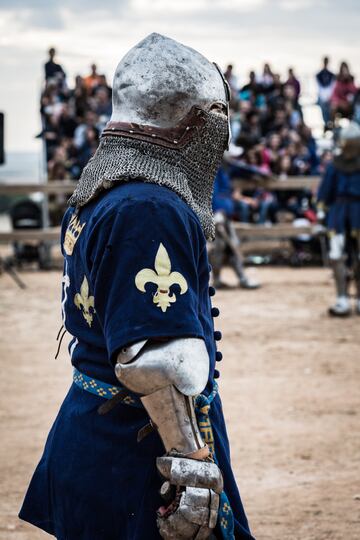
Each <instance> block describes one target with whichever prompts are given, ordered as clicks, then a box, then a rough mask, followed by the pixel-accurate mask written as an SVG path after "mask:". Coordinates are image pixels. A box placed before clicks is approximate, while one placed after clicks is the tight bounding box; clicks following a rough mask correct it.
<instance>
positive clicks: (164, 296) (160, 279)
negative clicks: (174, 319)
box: [135, 243, 188, 313]
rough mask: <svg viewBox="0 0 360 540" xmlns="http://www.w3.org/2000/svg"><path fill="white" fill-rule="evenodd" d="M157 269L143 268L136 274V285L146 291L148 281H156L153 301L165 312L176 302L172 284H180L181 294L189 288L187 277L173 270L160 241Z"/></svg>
mask: <svg viewBox="0 0 360 540" xmlns="http://www.w3.org/2000/svg"><path fill="white" fill-rule="evenodd" d="M154 266H155V270H152V269H151V268H143V269H142V270H140V272H138V273H137V274H136V276H135V285H136V287H137V288H138V289H139V291H141V292H146V290H145V285H146V284H147V283H155V285H157V286H158V287H157V291H156V293H155V294H154V298H153V302H154V304H156V305H157V307H159V308H160V309H161V311H162V312H163V313H165V311H166V310H167V308H168V307H170V306H171V304H173V303H174V302H176V295H175V293H173V292H171V291H170V287H171V286H172V285H179V287H180V294H185V293H186V291H187V290H188V284H187V281H186V279H185V278H184V276H183V275H182V274H180V272H172V271H171V262H170V257H169V254H168V252H167V251H166V249H165V246H164V245H163V244H161V243H160V245H159V249H158V250H157V253H156V257H155V264H154Z"/></svg>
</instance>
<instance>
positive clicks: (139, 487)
mask: <svg viewBox="0 0 360 540" xmlns="http://www.w3.org/2000/svg"><path fill="white" fill-rule="evenodd" d="M228 98H229V96H228V94H227V88H226V86H225V84H224V81H223V79H222V76H221V74H220V73H219V71H218V69H217V67H216V66H215V65H213V64H211V63H210V62H208V61H207V60H206V59H205V58H204V57H203V56H201V55H200V54H199V53H197V52H196V51H194V50H192V49H190V48H188V47H185V46H183V45H181V44H179V43H177V42H175V41H173V40H171V39H168V38H165V37H163V36H160V35H158V34H151V35H150V36H148V37H147V38H146V39H144V40H143V41H142V42H140V43H139V44H138V45H136V46H135V47H134V48H133V49H131V50H130V51H129V52H128V54H127V55H126V56H125V57H124V58H123V60H122V61H121V62H120V64H119V65H118V67H117V69H116V73H115V77H114V86H113V115H112V118H111V121H110V123H109V124H108V125H107V127H106V129H105V130H104V133H103V135H102V138H101V142H100V146H99V148H98V150H97V152H96V154H95V156H94V157H93V158H92V159H91V160H90V162H89V164H88V165H87V167H86V168H85V169H84V171H83V175H82V177H81V179H80V181H79V184H78V186H77V188H76V190H75V192H74V194H73V196H72V197H71V199H70V204H71V208H70V209H69V210H68V211H67V213H66V215H65V218H64V221H63V227H62V244H63V254H64V258H65V266H64V277H63V296H62V309H63V323H64V326H65V328H66V329H67V330H68V331H69V332H70V333H71V334H72V335H73V336H74V337H73V339H72V341H71V343H70V345H69V351H70V354H71V359H72V364H73V366H74V384H73V385H72V387H71V388H70V391H69V393H68V395H67V397H66V399H65V401H64V403H63V405H62V407H61V410H60V412H59V415H58V417H57V419H56V421H55V424H54V426H53V428H52V430H51V432H50V435H49V438H48V441H47V444H46V447H45V451H44V455H43V457H42V460H41V462H40V463H39V465H38V467H37V469H36V471H35V474H34V476H33V479H32V481H31V484H30V487H29V490H28V493H27V495H26V498H25V501H24V504H23V507H22V510H21V512H20V517H22V518H23V519H25V520H27V521H29V522H31V523H33V524H35V525H37V526H38V527H41V528H42V529H44V530H45V531H47V532H49V533H50V534H53V535H55V536H56V537H57V538H58V539H59V540H65V538H66V540H75V539H76V540H95V539H96V540H115V539H116V540H119V539H128V540H135V539H145V538H146V539H147V540H151V539H155V538H159V537H160V536H161V537H163V538H165V539H175V538H176V539H177V540H181V539H184V540H185V539H192V538H194V539H195V538H197V539H201V538H208V537H209V536H210V535H215V536H216V538H229V539H230V538H235V537H236V538H244V539H245V538H246V539H250V538H252V536H251V534H250V531H249V528H248V524H247V520H246V517H245V514H244V510H243V507H242V503H241V500H240V497H239V493H238V490H237V487H236V483H235V480H234V477H233V473H232V470H231V465H230V455H229V445H228V440H227V435H226V429H225V423H224V419H223V414H222V408H221V401H220V398H219V395H218V394H217V385H216V382H215V380H214V379H215V378H216V377H217V376H218V372H217V370H215V362H216V360H217V361H219V360H221V353H220V352H217V351H216V343H215V342H216V340H218V339H219V338H220V337H221V336H220V333H219V332H214V327H213V320H212V316H216V315H217V314H218V310H216V309H214V308H212V307H211V302H210V296H209V295H212V294H213V293H214V291H213V290H211V289H210V290H209V265H208V260H207V251H206V238H212V237H213V234H214V224H213V219H212V212H211V199H212V188H213V178H214V176H215V173H216V170H217V168H218V166H219V163H220V160H221V157H222V154H223V151H224V149H225V148H226V145H227V142H228V137H229V128H228V118H227V115H228ZM106 398H108V399H106ZM98 411H99V412H100V413H102V414H98ZM105 412H107V414H103V413H105ZM151 429H153V430H154V431H155V432H154V433H150V434H149V435H148V436H146V437H145V435H146V434H147V433H149V432H150V431H151ZM138 433H140V436H139V435H138ZM159 436H160V437H159ZM161 441H162V442H161ZM164 448H165V455H164ZM159 472H160V473H161V476H162V478H163V479H162V480H161V477H160V475H159ZM161 486H162V487H161ZM160 487H161V493H160V492H159V490H160ZM162 497H163V498H164V500H162ZM156 516H157V517H156Z"/></svg>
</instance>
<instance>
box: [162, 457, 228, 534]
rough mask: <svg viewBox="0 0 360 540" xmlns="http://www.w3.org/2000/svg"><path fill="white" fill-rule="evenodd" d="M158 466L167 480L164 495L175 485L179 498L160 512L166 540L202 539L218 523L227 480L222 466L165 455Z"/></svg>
mask: <svg viewBox="0 0 360 540" xmlns="http://www.w3.org/2000/svg"><path fill="white" fill-rule="evenodd" d="M157 467H158V470H159V471H160V473H161V475H162V476H163V477H164V478H165V479H166V482H165V483H164V484H163V487H162V490H161V491H162V494H165V497H166V496H167V493H168V492H169V489H170V486H175V490H176V491H175V497H174V498H173V500H172V502H171V503H170V504H169V506H168V507H167V508H165V507H162V508H160V509H159V511H158V518H157V523H158V527H159V532H160V534H161V536H162V538H164V539H165V540H202V539H206V538H209V536H210V535H211V532H212V530H213V529H214V528H215V526H216V522H217V516H218V509H219V494H220V493H221V491H222V490H223V479H222V475H221V472H220V469H219V467H218V466H217V465H216V464H215V463H211V462H208V461H197V460H193V459H189V458H178V457H170V456H168V457H161V458H158V459H157Z"/></svg>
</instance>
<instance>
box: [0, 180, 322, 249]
mask: <svg viewBox="0 0 360 540" xmlns="http://www.w3.org/2000/svg"><path fill="white" fill-rule="evenodd" d="M233 182H234V183H235V185H237V186H239V187H241V188H242V189H254V187H263V188H265V189H268V190H270V191H280V190H299V189H311V190H312V191H314V190H315V189H316V188H317V186H318V184H319V177H317V176H294V177H289V178H287V179H286V180H280V179H279V178H276V177H271V178H263V177H259V178H255V179H252V180H244V179H242V178H237V179H234V180H233ZM75 186H76V182H73V181H68V180H56V181H51V182H48V183H47V184H38V183H30V184H23V183H11V184H10V183H7V182H1V181H0V196H2V195H6V196H18V195H28V194H30V193H43V194H45V195H50V194H55V195H56V194H64V195H70V194H71V193H72V192H73V190H74V188H75ZM235 228H236V231H237V234H238V236H239V238H240V239H242V240H245V241H246V242H250V241H251V240H253V241H257V242H258V241H264V240H270V239H271V240H273V241H278V240H285V239H290V238H293V237H296V236H299V235H301V234H309V235H314V234H318V233H319V229H318V228H316V227H293V225H291V224H278V225H273V226H270V227H266V226H261V225H248V224H243V223H238V224H235ZM59 237H60V228H59V227H50V228H46V229H33V230H17V231H11V232H0V243H2V244H7V243H11V242H14V241H20V242H26V241H30V240H34V241H38V242H49V243H57V242H58V241H59Z"/></svg>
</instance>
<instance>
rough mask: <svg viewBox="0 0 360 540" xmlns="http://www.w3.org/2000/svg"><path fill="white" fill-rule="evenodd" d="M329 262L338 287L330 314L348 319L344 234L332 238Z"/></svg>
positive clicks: (348, 306)
mask: <svg viewBox="0 0 360 540" xmlns="http://www.w3.org/2000/svg"><path fill="white" fill-rule="evenodd" d="M329 260H330V265H331V267H332V269H333V274H334V280H335V287H336V302H335V304H333V305H332V306H330V307H329V314H330V315H333V316H335V317H346V316H348V315H350V313H351V309H350V300H349V295H348V284H347V270H346V264H345V235H344V234H335V235H333V236H332V237H331V238H330V252H329Z"/></svg>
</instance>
